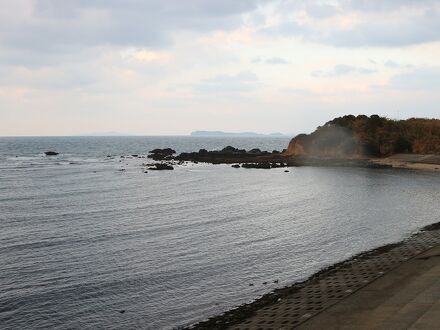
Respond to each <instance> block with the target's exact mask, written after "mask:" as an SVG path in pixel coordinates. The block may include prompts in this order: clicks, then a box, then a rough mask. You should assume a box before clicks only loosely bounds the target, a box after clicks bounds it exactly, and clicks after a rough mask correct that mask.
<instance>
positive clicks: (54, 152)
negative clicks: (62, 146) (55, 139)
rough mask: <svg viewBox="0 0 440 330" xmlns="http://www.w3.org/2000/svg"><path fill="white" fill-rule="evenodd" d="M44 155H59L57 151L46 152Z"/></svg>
mask: <svg viewBox="0 0 440 330" xmlns="http://www.w3.org/2000/svg"><path fill="white" fill-rule="evenodd" d="M44 153H45V155H46V156H56V155H58V154H59V153H58V152H56V151H45V152H44Z"/></svg>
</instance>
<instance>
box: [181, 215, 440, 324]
mask: <svg viewBox="0 0 440 330" xmlns="http://www.w3.org/2000/svg"><path fill="white" fill-rule="evenodd" d="M434 231H440V222H436V223H433V224H430V225H427V226H424V227H423V228H421V229H419V230H418V231H417V232H415V233H413V234H412V235H410V236H409V237H407V238H405V239H403V240H401V241H399V242H396V243H391V244H386V245H383V246H380V247H377V248H374V249H372V250H368V251H365V252H361V253H358V254H356V255H354V256H352V257H350V258H348V259H346V260H344V261H341V262H338V263H335V264H333V265H331V266H328V267H325V268H323V269H321V270H319V271H318V272H316V273H314V274H313V275H311V276H310V277H309V278H307V279H306V280H304V281H300V282H296V283H293V284H292V285H289V286H286V287H283V288H279V289H275V290H274V291H273V292H269V293H267V294H264V295H263V296H261V297H260V298H257V299H256V300H254V301H253V302H250V303H245V304H242V305H240V306H237V307H236V308H233V309H231V310H229V311H226V312H224V313H223V314H220V315H217V316H213V317H210V318H208V319H207V320H204V321H201V322H198V323H196V324H192V325H187V326H184V327H183V328H181V329H188V330H189V329H192V330H202V329H213V330H220V329H227V328H229V327H231V326H234V325H238V324H240V323H242V322H244V321H246V320H249V319H250V318H252V317H254V316H255V315H256V314H257V312H260V311H262V310H265V309H268V308H269V307H271V306H273V305H276V304H280V303H282V302H284V301H285V300H288V299H290V298H292V297H294V298H295V296H300V293H301V291H303V290H306V289H307V288H308V287H311V286H315V285H316V284H317V282H319V281H322V280H323V279H325V278H326V277H331V276H333V275H334V274H335V273H337V272H338V271H339V270H341V269H344V268H347V267H350V266H351V265H352V264H355V263H360V262H364V261H365V262H368V261H369V260H371V259H375V258H380V257H381V256H384V255H386V254H387V253H389V252H393V250H395V249H398V248H401V247H404V246H405V244H407V243H408V242H411V241H414V240H415V241H417V238H419V237H421V236H422V235H423V234H424V233H429V232H434ZM439 243H440V240H439ZM415 252H420V253H421V252H423V251H415ZM417 254H418V253H416V254H415V255H417ZM415 255H412V256H410V257H409V258H412V257H414V256H415ZM405 260H406V259H405ZM382 274H383V272H379V273H378V274H377V275H376V278H377V277H380V276H381V275H382ZM376 278H374V279H376ZM374 279H373V280H374ZM364 283H365V282H364ZM368 283H371V281H370V282H368ZM368 283H366V284H364V285H367V284H368ZM358 289H359V288H357V289H356V290H358ZM352 292H354V291H352V290H347V291H346V293H345V294H343V295H342V296H341V297H339V296H338V297H337V298H342V299H343V298H344V297H346V296H348V295H350V294H351V293H352ZM298 299H300V298H298ZM342 299H339V300H338V301H340V300H342ZM334 303H335V302H332V303H331V305H333V304H334ZM315 312H316V313H315V314H317V313H319V312H320V311H319V310H318V311H315ZM309 314H310V313H309ZM305 315H306V317H305V318H303V319H302V320H301V321H299V320H298V321H295V322H296V323H295V324H294V326H296V325H299V324H300V323H302V322H304V321H306V320H308V319H309V318H310V317H312V316H313V315H308V314H305ZM303 317H304V315H303ZM248 322H249V321H248ZM179 329H180V328H179Z"/></svg>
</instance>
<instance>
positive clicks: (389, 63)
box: [384, 60, 414, 69]
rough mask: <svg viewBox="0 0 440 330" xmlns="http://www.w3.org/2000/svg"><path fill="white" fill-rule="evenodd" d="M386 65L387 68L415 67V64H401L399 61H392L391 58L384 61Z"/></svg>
mask: <svg viewBox="0 0 440 330" xmlns="http://www.w3.org/2000/svg"><path fill="white" fill-rule="evenodd" d="M384 65H385V66H386V67H387V68H390V69H402V68H403V69H411V68H414V66H413V65H411V64H399V63H396V62H394V61H391V60H388V61H386V62H385V63H384Z"/></svg>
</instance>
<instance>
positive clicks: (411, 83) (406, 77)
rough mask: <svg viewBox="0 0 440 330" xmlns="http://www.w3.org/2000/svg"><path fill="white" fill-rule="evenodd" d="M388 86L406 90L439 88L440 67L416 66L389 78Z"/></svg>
mask: <svg viewBox="0 0 440 330" xmlns="http://www.w3.org/2000/svg"><path fill="white" fill-rule="evenodd" d="M389 85H390V87H392V88H395V89H400V90H407V91H420V90H423V91H432V90H440V67H426V68H418V69H415V70H413V71H411V72H407V73H401V74H397V75H395V76H393V77H392V78H391V79H390V83H389Z"/></svg>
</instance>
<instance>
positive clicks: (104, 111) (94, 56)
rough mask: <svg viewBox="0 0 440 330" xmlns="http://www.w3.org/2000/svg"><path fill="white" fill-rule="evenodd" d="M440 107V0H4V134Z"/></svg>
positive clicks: (252, 122) (202, 125)
mask: <svg viewBox="0 0 440 330" xmlns="http://www.w3.org/2000/svg"><path fill="white" fill-rule="evenodd" d="M360 113H365V114H374V113H377V114H380V115H384V116H388V117H391V118H407V117H436V118H439V117H440V1H435V0H432V1H431V0H426V1H423V0H352V1H351V0H332V1H325V0H322V1H304V0H302V1H299V0H298V1H295V0H278V1H258V0H221V1H213V0H13V1H12V0H0V136H1V135H3V136H4V135H71V134H80V133H85V132H89V133H92V132H106V131H118V132H124V133H132V134H143V135H156V134H161V135H167V134H170V135H174V134H188V133H189V132H191V131H193V130H224V131H256V132H262V133H269V132H283V133H301V132H309V131H311V130H313V129H314V128H315V127H316V126H318V125H320V124H322V123H323V122H325V121H327V120H330V119H332V118H333V117H335V116H339V115H344V114H360Z"/></svg>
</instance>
